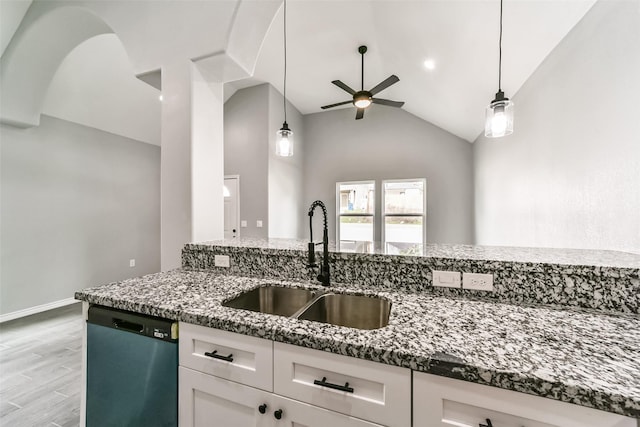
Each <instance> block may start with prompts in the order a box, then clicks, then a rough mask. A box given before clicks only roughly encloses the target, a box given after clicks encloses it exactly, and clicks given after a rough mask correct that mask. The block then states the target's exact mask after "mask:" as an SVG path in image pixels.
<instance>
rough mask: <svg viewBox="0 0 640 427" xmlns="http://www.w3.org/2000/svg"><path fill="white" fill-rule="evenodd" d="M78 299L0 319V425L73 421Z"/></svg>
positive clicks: (64, 426)
mask: <svg viewBox="0 0 640 427" xmlns="http://www.w3.org/2000/svg"><path fill="white" fill-rule="evenodd" d="M81 350H82V306H81V304H80V303H78V304H73V305H69V306H66V307H62V308H59V309H55V310H51V311H47V312H44V313H39V314H35V315H33V316H28V317H24V318H21V319H16V320H12V321H9V322H5V323H2V324H0V425H1V426H3V427H4V426H7V427H9V426H11V427H23V426H24V427H38V426H47V427H51V426H58V427H68V426H78V425H79V423H80V370H81V363H82V356H81V353H82V352H81Z"/></svg>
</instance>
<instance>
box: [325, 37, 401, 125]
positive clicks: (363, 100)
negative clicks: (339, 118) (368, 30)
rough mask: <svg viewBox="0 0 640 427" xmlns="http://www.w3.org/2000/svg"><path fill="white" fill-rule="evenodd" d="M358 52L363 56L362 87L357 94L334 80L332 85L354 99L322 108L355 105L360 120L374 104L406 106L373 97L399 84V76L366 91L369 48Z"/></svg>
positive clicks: (388, 78)
mask: <svg viewBox="0 0 640 427" xmlns="http://www.w3.org/2000/svg"><path fill="white" fill-rule="evenodd" d="M358 52H359V53H360V55H362V83H361V86H360V90H359V91H357V92H356V91H355V90H353V89H351V88H350V87H349V86H347V85H346V84H344V83H342V82H341V81H340V80H334V81H332V82H331V83H333V84H334V85H336V86H338V87H339V88H340V89H342V90H344V91H345V92H348V93H349V94H350V95H352V96H353V99H352V100H349V101H343V102H338V103H336V104H329V105H324V106H322V107H320V108H322V109H323V110H326V109H327V108H333V107H337V106H339V105H346V104H349V103H353V105H355V106H356V108H357V111H356V120H360V119H361V118H363V117H364V110H365V108H367V107H369V106H370V105H371V104H372V103H373V104H380V105H387V106H389V107H398V108H399V107H402V106H403V105H404V102H399V101H391V100H389V99H382V98H374V97H373V95H375V94H377V93H378V92H382V91H383V90H385V89H386V88H388V87H389V86H391V85H392V84H394V83H397V82H399V81H400V79H399V78H398V76H396V75H394V74H393V75H391V76H389V77H387V78H386V79H385V80H383V81H382V82H380V83H378V85H377V86H374V87H373V88H372V89H370V90H364V54H365V53H366V52H367V47H366V46H360V47H359V48H358Z"/></svg>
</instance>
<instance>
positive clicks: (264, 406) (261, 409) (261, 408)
mask: <svg viewBox="0 0 640 427" xmlns="http://www.w3.org/2000/svg"><path fill="white" fill-rule="evenodd" d="M258 411H260V413H261V414H264V413H265V412H267V404H266V403H263V404H262V405H260V406H258Z"/></svg>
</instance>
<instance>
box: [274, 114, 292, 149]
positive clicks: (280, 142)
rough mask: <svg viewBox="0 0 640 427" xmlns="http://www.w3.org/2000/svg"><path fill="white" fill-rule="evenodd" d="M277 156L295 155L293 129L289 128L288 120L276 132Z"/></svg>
mask: <svg viewBox="0 0 640 427" xmlns="http://www.w3.org/2000/svg"><path fill="white" fill-rule="evenodd" d="M276 156H280V157H291V156H293V131H292V130H291V129H289V125H287V122H284V123H283V124H282V128H280V130H279V131H278V132H277V133H276Z"/></svg>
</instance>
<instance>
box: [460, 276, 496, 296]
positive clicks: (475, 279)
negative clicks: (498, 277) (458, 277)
mask: <svg viewBox="0 0 640 427" xmlns="http://www.w3.org/2000/svg"><path fill="white" fill-rule="evenodd" d="M462 289H473V290H475V291H491V292H493V274H482V273H462Z"/></svg>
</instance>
